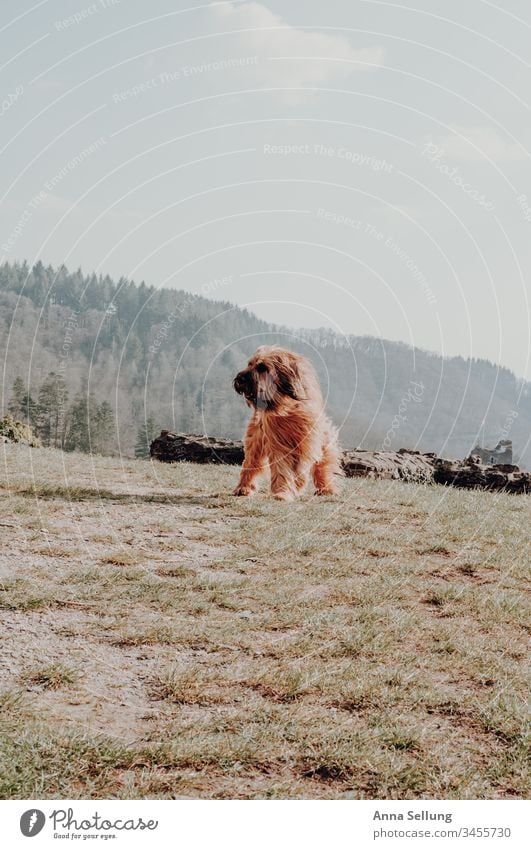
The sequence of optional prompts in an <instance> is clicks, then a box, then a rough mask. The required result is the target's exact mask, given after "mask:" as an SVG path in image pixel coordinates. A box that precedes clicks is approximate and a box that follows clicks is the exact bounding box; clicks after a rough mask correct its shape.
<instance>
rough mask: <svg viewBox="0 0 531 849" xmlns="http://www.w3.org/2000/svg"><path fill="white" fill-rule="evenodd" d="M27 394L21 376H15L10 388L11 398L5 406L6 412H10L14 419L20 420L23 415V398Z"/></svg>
mask: <svg viewBox="0 0 531 849" xmlns="http://www.w3.org/2000/svg"><path fill="white" fill-rule="evenodd" d="M27 394H28V390H27V389H26V384H25V383H24V381H23V380H22V378H21V377H16V378H15V380H14V381H13V388H12V390H11V400H10V402H9V405H8V407H7V409H8V412H9V413H11V415H12V416H13V418H14V419H17V420H20V419H23V418H24V417H25V415H26V412H25V409H24V398H25V397H26V396H27Z"/></svg>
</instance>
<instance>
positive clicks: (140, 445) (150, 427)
mask: <svg viewBox="0 0 531 849" xmlns="http://www.w3.org/2000/svg"><path fill="white" fill-rule="evenodd" d="M156 435H157V425H156V423H155V419H154V418H153V416H149V417H148V418H147V419H146V420H145V421H144V422H143V423H142V425H141V426H140V427H139V429H138V433H137V438H136V443H135V457H139V458H141V459H143V460H147V458H148V457H149V456H150V452H149V449H150V446H151V443H152V442H153V440H154V439H155V436H156Z"/></svg>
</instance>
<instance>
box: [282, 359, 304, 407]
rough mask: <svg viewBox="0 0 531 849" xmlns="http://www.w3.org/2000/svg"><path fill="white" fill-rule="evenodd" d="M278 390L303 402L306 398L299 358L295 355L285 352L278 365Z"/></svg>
mask: <svg viewBox="0 0 531 849" xmlns="http://www.w3.org/2000/svg"><path fill="white" fill-rule="evenodd" d="M276 370H277V383H278V389H279V391H280V392H282V394H283V395H287V396H288V397H289V398H293V399H294V401H302V400H304V397H305V392H304V386H303V384H302V377H301V374H300V370H299V358H298V357H297V356H295V354H291V353H289V352H284V353H283V354H282V356H281V357H280V358H279V360H278V362H277V364H276Z"/></svg>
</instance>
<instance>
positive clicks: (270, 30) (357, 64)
mask: <svg viewBox="0 0 531 849" xmlns="http://www.w3.org/2000/svg"><path fill="white" fill-rule="evenodd" d="M211 13H212V16H213V17H214V18H215V22H216V26H217V29H218V31H219V30H224V31H226V30H230V31H237V30H247V31H246V32H235V36H234V37H235V38H237V39H238V46H239V48H240V49H241V50H242V51H243V52H245V54H246V55H253V56H257V57H258V60H259V61H258V64H257V65H256V67H255V68H254V69H253V73H254V74H255V76H258V78H259V81H260V82H261V83H262V84H263V85H268V86H273V87H274V86H280V87H284V86H285V87H294V88H298V87H303V86H312V85H318V84H322V83H327V82H332V81H334V80H337V79H342V78H344V77H347V76H348V75H349V74H351V73H352V72H354V71H367V70H372V69H374V67H377V66H379V65H381V64H382V63H383V59H384V50H383V48H382V47H363V48H360V49H355V48H353V47H352V45H351V44H350V41H349V40H348V38H346V37H344V36H340V35H329V34H327V33H323V32H318V31H316V32H311V31H309V30H301V29H296V28H295V27H291V26H289V25H288V24H287V23H286V21H285V20H283V18H281V17H280V16H279V15H276V14H274V13H273V12H272V11H271V10H270V9H268V8H267V6H264V5H263V4H262V3H255V2H245V3H237V4H230V5H223V6H221V5H220V6H214V5H213V6H212V7H211ZM285 57H287V58H285ZM340 60H344V61H340Z"/></svg>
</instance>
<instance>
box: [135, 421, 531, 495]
mask: <svg viewBox="0 0 531 849" xmlns="http://www.w3.org/2000/svg"><path fill="white" fill-rule="evenodd" d="M151 456H152V457H153V458H154V459H156V460H160V461H161V462H163V463H181V462H189V463H217V464H224V465H236V466H240V465H241V464H242V462H243V443H242V442H238V441H234V440H232V439H216V438H214V437H212V436H199V435H197V434H192V433H173V432H172V431H169V430H163V431H162V432H161V434H160V436H159V437H157V439H155V440H154V441H153V442H152V443H151ZM341 462H342V466H343V470H344V472H345V476H346V477H348V478H354V477H361V478H369V479H371V480H403V481H412V482H416V483H438V484H442V485H444V486H455V487H460V488H463V489H486V490H490V491H495V492H501V491H503V492H510V493H521V494H525V493H531V474H529V473H528V472H522V471H521V470H520V469H519V468H518V466H513V465H510V464H504V465H493V466H489V465H485V464H482V463H480V462H479V458H477V457H473V456H472V457H468V458H467V459H466V460H445V459H443V458H440V457H437V456H436V455H435V454H433V453H426V454H423V453H421V452H420V451H409V450H408V449H406V448H401V449H400V450H399V451H361V450H357V451H344V452H343V455H342V461H341Z"/></svg>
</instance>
